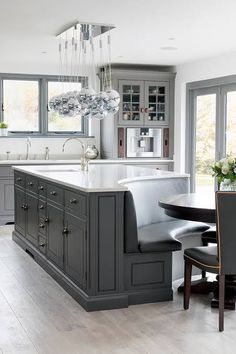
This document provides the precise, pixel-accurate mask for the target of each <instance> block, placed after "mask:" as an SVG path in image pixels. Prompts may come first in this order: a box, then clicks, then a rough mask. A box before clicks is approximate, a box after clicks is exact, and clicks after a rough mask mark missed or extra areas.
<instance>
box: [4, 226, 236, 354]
mask: <svg viewBox="0 0 236 354" xmlns="http://www.w3.org/2000/svg"><path fill="white" fill-rule="evenodd" d="M11 231H12V227H9V226H4V227H0V353H4V354H5V353H14V354H17V353H22V354H33V353H42V354H75V353H76V354H77V353H78V354H90V353H99V354H100V353H102V354H103V353H104V354H106V353H109V354H111V353H115V354H130V353H135V354H145V353H153V354H169V353H174V354H179V353H180V354H185V353H186V354H195V353H197V354H201V353H202V354H208V353H214V354H218V353H219V354H221V353H224V354H228V353H229V354H233V353H236V312H234V311H226V314H225V332H224V333H219V332H218V328H217V326H218V312H217V310H212V309H211V308H210V306H209V302H210V301H209V298H208V297H206V296H202V297H199V296H197V297H196V296H192V298H191V300H192V301H191V304H190V309H189V311H183V310H182V296H180V295H178V294H177V293H176V292H175V295H174V301H173V302H165V303H157V304H148V305H137V306H131V307H129V308H127V309H120V310H111V311H100V312H92V313H87V312H86V311H84V310H83V309H82V308H81V307H80V305H79V304H78V303H77V302H75V301H74V300H73V299H72V298H71V297H70V296H69V295H68V294H67V293H66V292H65V291H64V290H63V289H62V288H61V287H60V286H59V285H57V283H56V282H55V281H54V280H53V279H52V278H51V277H50V276H49V275H48V274H47V273H45V272H44V271H43V270H42V269H41V268H40V267H39V266H38V265H37V264H36V263H35V262H34V261H33V260H32V259H31V258H30V257H29V256H28V255H27V254H26V253H24V252H23V251H22V250H21V249H20V248H19V247H18V246H17V245H16V244H15V243H14V242H13V241H12V240H11Z"/></svg>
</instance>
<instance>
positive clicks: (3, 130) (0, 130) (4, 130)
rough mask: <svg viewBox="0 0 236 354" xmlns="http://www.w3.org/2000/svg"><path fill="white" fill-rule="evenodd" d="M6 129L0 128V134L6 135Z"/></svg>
mask: <svg viewBox="0 0 236 354" xmlns="http://www.w3.org/2000/svg"><path fill="white" fill-rule="evenodd" d="M7 132H8V129H7V128H0V136H7Z"/></svg>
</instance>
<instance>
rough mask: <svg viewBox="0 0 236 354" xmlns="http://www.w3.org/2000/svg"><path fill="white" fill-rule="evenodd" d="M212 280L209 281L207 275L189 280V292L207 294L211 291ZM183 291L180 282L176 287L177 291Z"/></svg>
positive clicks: (182, 285)
mask: <svg viewBox="0 0 236 354" xmlns="http://www.w3.org/2000/svg"><path fill="white" fill-rule="evenodd" d="M213 286H214V282H213V281H209V279H208V278H207V277H205V278H201V279H198V280H193V281H192V282H191V293H192V294H209V293H211V292H212V291H213ZM183 291H184V284H183V283H182V284H181V285H180V286H179V287H178V292H179V293H182V292H183Z"/></svg>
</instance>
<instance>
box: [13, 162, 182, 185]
mask: <svg viewBox="0 0 236 354" xmlns="http://www.w3.org/2000/svg"><path fill="white" fill-rule="evenodd" d="M13 169H15V170H17V171H21V172H25V173H28V174H31V175H34V176H37V177H41V178H44V179H46V180H47V181H51V182H55V183H59V184H62V185H63V186H67V187H70V188H73V189H78V190H81V191H84V192H110V191H125V190H128V187H127V186H125V183H130V182H131V181H137V180H138V181H142V180H148V179H149V180H158V179H163V178H180V177H185V178H188V177H189V175H187V174H179V173H175V172H171V171H160V170H155V169H150V168H145V167H137V166H128V165H122V164H112V163H110V164H108V165H107V164H92V165H89V171H87V172H86V171H81V169H80V165H66V166H65V165H64V166H63V165H62V166H58V165H57V166H55V165H47V166H42V165H36V166H35V165H34V166H13Z"/></svg>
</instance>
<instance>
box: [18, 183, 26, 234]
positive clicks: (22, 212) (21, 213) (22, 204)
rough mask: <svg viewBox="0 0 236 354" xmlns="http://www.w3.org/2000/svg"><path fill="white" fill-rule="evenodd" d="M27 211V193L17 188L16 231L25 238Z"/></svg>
mask: <svg viewBox="0 0 236 354" xmlns="http://www.w3.org/2000/svg"><path fill="white" fill-rule="evenodd" d="M26 211H27V210H26V200H25V191H24V190H21V189H18V188H15V229H16V231H18V232H19V233H20V234H21V235H23V236H25V224H26Z"/></svg>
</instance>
